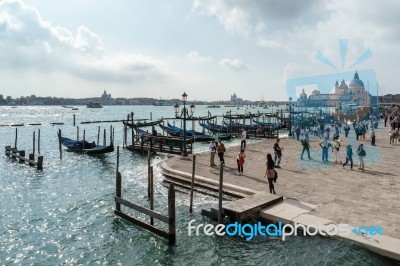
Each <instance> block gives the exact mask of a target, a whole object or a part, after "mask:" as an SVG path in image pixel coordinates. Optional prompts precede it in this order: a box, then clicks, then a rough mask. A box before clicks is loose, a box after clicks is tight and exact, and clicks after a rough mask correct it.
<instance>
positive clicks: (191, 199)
mask: <svg viewBox="0 0 400 266" xmlns="http://www.w3.org/2000/svg"><path fill="white" fill-rule="evenodd" d="M195 171H196V155H195V154H193V166H192V183H191V184H190V205H189V212H191V213H192V212H193V189H194V174H195Z"/></svg>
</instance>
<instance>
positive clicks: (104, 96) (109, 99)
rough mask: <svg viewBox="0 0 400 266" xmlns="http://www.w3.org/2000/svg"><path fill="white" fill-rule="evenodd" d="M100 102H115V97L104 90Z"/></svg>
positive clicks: (103, 103)
mask: <svg viewBox="0 0 400 266" xmlns="http://www.w3.org/2000/svg"><path fill="white" fill-rule="evenodd" d="M100 103H101V104H102V105H110V104H113V103H114V99H113V98H112V97H111V94H107V91H106V90H104V92H103V94H102V95H101V97H100Z"/></svg>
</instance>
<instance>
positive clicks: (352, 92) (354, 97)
mask: <svg viewBox="0 0 400 266" xmlns="http://www.w3.org/2000/svg"><path fill="white" fill-rule="evenodd" d="M297 106H298V107H335V108H336V109H337V110H338V111H342V112H347V111H350V110H349V109H352V107H360V106H362V107H370V106H371V95H370V94H369V92H368V91H367V90H366V89H365V87H364V82H363V81H362V80H361V79H360V78H359V76H358V73H357V71H356V73H355V74H354V78H353V80H351V81H350V82H349V85H347V84H346V82H345V81H344V79H343V80H342V82H341V83H340V84H339V82H338V81H336V83H335V91H334V92H333V93H321V92H320V91H319V90H313V91H312V92H311V95H310V96H308V95H307V94H306V93H305V91H304V89H303V91H302V93H301V94H300V97H299V98H298V99H297Z"/></svg>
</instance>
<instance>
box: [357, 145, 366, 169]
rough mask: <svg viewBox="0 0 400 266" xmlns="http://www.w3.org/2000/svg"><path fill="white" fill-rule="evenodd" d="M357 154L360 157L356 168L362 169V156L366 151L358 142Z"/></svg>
mask: <svg viewBox="0 0 400 266" xmlns="http://www.w3.org/2000/svg"><path fill="white" fill-rule="evenodd" d="M357 155H358V158H359V159H360V164H359V165H358V169H359V170H364V157H365V156H366V155H367V153H366V152H365V150H364V145H363V144H360V146H358V149H357Z"/></svg>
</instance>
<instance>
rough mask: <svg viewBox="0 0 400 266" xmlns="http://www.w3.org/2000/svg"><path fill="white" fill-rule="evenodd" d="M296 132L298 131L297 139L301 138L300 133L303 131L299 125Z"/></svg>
mask: <svg viewBox="0 0 400 266" xmlns="http://www.w3.org/2000/svg"><path fill="white" fill-rule="evenodd" d="M294 132H295V133H296V139H297V140H299V138H300V133H301V129H300V128H299V126H297V127H296V129H295V130H294Z"/></svg>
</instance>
